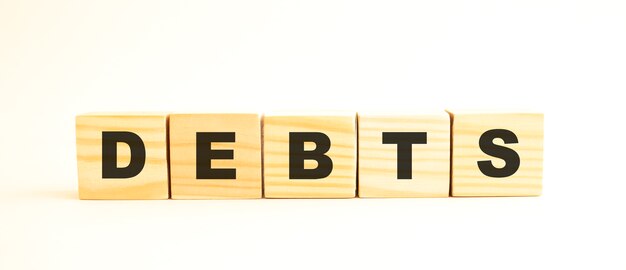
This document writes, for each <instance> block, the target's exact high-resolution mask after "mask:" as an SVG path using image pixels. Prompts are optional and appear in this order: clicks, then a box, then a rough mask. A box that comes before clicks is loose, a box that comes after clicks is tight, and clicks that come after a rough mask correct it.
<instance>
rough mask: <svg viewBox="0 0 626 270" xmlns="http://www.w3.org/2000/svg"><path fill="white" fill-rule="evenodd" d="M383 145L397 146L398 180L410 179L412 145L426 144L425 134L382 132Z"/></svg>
mask: <svg viewBox="0 0 626 270" xmlns="http://www.w3.org/2000/svg"><path fill="white" fill-rule="evenodd" d="M383 144H397V145H398V169H397V170H398V179H411V177H412V172H413V155H412V152H413V151H411V150H412V147H411V146H412V145H413V144H426V132H383Z"/></svg>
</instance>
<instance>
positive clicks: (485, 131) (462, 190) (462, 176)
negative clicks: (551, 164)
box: [450, 111, 543, 196]
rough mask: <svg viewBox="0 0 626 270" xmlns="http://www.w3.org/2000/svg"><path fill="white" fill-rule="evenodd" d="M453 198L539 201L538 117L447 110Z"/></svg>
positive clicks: (540, 156)
mask: <svg viewBox="0 0 626 270" xmlns="http://www.w3.org/2000/svg"><path fill="white" fill-rule="evenodd" d="M450 114H451V115H452V117H453V124H452V141H453V144H452V195H453V196H538V195H540V194H541V187H542V184H541V178H542V171H543V114H536V113H480V112H462V111H451V112H450Z"/></svg>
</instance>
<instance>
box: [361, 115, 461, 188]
mask: <svg viewBox="0 0 626 270" xmlns="http://www.w3.org/2000/svg"><path fill="white" fill-rule="evenodd" d="M358 119H359V121H358V128H359V197H448V196H449V193H450V116H449V115H448V114H447V113H446V112H445V111H441V112H433V113H426V114H388V113H387V114H381V113H359V116H358Z"/></svg>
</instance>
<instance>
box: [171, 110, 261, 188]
mask: <svg viewBox="0 0 626 270" xmlns="http://www.w3.org/2000/svg"><path fill="white" fill-rule="evenodd" d="M170 170H171V189H172V199H234V198H248V199H251V198H261V197H262V175H261V118H260V117H259V115H258V114H172V115H170Z"/></svg>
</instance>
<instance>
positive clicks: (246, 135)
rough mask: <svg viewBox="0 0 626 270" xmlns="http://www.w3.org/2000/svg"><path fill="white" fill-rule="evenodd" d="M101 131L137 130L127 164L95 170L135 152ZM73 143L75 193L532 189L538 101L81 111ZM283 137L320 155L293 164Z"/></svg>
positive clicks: (536, 174) (187, 195)
mask: <svg viewBox="0 0 626 270" xmlns="http://www.w3.org/2000/svg"><path fill="white" fill-rule="evenodd" d="M496 131H500V132H502V131H506V132H505V133H506V134H502V133H497V132H496ZM111 132H125V133H127V134H128V133H130V134H135V135H136V137H137V138H140V139H141V140H140V141H141V142H142V143H143V148H144V152H143V153H142V154H144V158H145V159H144V162H143V166H142V167H141V168H140V170H139V172H138V173H137V174H136V175H132V176H130V177H111V176H107V175H105V174H104V173H103V167H104V166H105V165H104V164H105V162H104V161H103V160H104V159H105V158H108V159H109V160H110V159H111V158H113V160H115V162H116V163H115V165H116V167H119V168H124V166H125V165H127V166H130V163H132V162H131V160H132V158H133V157H132V156H133V155H136V153H132V155H131V152H132V151H131V149H130V148H129V147H128V145H124V143H123V142H117V143H116V145H115V148H114V152H113V153H110V151H108V152H107V153H104V152H105V151H107V150H106V149H105V147H104V146H103V145H104V141H103V137H104V134H105V133H107V134H108V133H111ZM494 132H496V133H494ZM202 134H204V135H207V134H209V135H208V136H209V137H210V136H213V137H212V138H213V139H210V138H209V141H207V139H206V138H207V137H206V136H204V135H202ZM293 134H300V135H301V134H308V135H311V134H314V135H315V134H317V135H320V134H321V136H322V139H324V138H325V139H327V140H328V141H327V142H326V143H328V145H324V144H323V143H320V141H317V142H316V141H315V140H310V141H309V140H307V139H306V138H305V139H302V138H300V140H301V141H300V143H301V144H302V145H300V149H298V145H295V146H294V142H293V141H292V142H290V139H291V140H293V139H294V138H296V137H291V136H294V135H293ZM394 134H395V135H398V134H408V135H409V137H407V138H408V139H409V141H408V143H407V141H406V140H405V141H404V142H405V143H404V144H402V143H400V142H399V141H394V136H395V135H394ZM410 136H412V137H410ZM485 137H486V138H485ZM203 138H204V139H203ZM200 143H202V144H203V145H201V147H199V144H200ZM76 144H77V159H78V180H79V197H80V198H81V199H168V198H172V199H228V198H262V197H266V198H353V197H357V196H358V197H448V196H537V195H540V194H541V188H542V168H543V164H542V163H543V115H542V114H538V113H489V112H486V113H485V112H462V111H449V112H445V111H441V112H433V113H423V114H422V113H420V114H417V113H411V114H380V113H358V115H357V114H356V113H313V114H288V115H286V114H266V115H259V114H248V113H236V114H223V113H210V114H84V115H79V116H77V117H76ZM294 147H295V148H294ZM323 147H326V149H321V148H323ZM294 149H297V150H298V151H300V154H302V153H304V152H302V151H305V152H306V151H309V152H306V153H314V152H315V151H316V150H318V152H319V153H317V154H318V157H322V156H326V158H323V159H322V158H319V159H307V158H303V157H301V158H300V160H299V162H300V163H298V164H295V161H294V160H292V159H290V158H291V156H293V155H298V154H297V153H291V152H294V151H295V150H294ZM400 153H403V154H400ZM496 153H500V154H501V155H498V154H496ZM407 154H408V155H407ZM107 155H108V156H107ZM111 155H114V157H111ZM207 155H209V156H212V157H207ZM290 155H291V156H290ZM516 158H517V160H516ZM296 160H298V159H296ZM322 162H326V163H330V165H331V167H332V170H330V171H328V173H327V175H323V177H317V178H315V177H312V178H311V177H299V175H298V174H297V173H295V172H294V171H296V169H300V170H299V171H300V172H302V171H303V170H308V172H310V171H313V170H315V169H316V168H319V167H320V166H322V165H324V166H328V165H329V164H320V163H322ZM516 162H517V163H516ZM481 163H483V164H482V165H481ZM297 166H300V167H302V168H296V167H297ZM481 166H483V168H481ZM512 167H513V168H512ZM207 169H208V170H212V171H211V172H212V174H210V175H209V176H208V177H206V176H207V175H205V174H206V172H207ZM487 169H491V170H492V171H491V172H489V171H488V170H487ZM503 170H504V171H505V172H502V171H503ZM507 172H508V173H507ZM216 176H217V177H216ZM220 177H222V178H221V179H220ZM309 178H311V179H309Z"/></svg>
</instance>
